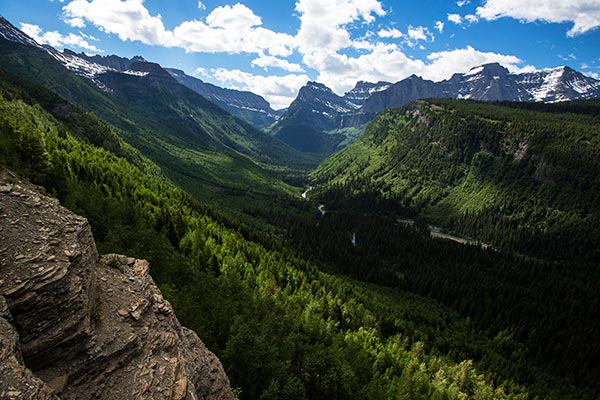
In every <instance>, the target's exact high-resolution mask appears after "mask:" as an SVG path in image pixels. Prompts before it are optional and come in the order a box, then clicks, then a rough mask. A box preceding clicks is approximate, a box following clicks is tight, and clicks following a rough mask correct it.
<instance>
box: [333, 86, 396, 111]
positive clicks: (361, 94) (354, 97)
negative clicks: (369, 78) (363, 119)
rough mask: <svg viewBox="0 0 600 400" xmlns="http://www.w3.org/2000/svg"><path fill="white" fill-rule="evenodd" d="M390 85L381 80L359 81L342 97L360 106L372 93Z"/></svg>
mask: <svg viewBox="0 0 600 400" xmlns="http://www.w3.org/2000/svg"><path fill="white" fill-rule="evenodd" d="M390 86H391V83H389V82H383V81H379V82H377V83H371V82H365V81H359V82H357V83H356V85H355V86H354V88H353V89H352V90H350V91H349V92H346V93H345V94H344V98H345V99H346V100H348V101H351V102H352V103H354V104H356V105H358V106H362V105H363V104H364V102H365V101H366V100H367V99H368V98H369V97H371V95H372V94H373V93H376V92H380V91H382V90H385V89H387V88H389V87H390Z"/></svg>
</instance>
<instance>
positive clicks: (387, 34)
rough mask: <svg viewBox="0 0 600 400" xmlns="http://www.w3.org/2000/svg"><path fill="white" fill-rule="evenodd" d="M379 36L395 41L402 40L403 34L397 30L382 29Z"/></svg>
mask: <svg viewBox="0 0 600 400" xmlns="http://www.w3.org/2000/svg"><path fill="white" fill-rule="evenodd" d="M377 35H378V36H379V37H381V38H386V39H387V38H393V39H398V38H401V37H402V36H403V35H402V32H400V31H399V30H398V29H396V28H392V29H382V30H380V31H379V32H378V33H377Z"/></svg>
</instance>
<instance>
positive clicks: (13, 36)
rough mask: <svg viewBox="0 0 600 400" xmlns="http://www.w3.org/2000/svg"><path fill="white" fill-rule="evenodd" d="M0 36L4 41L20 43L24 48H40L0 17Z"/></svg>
mask: <svg viewBox="0 0 600 400" xmlns="http://www.w3.org/2000/svg"><path fill="white" fill-rule="evenodd" d="M0 36H2V37H3V38H4V39H6V40H10V41H11V42H17V43H21V44H23V45H25V46H33V47H41V46H40V45H39V44H38V43H37V42H36V41H35V40H33V39H32V38H30V37H29V36H27V35H26V34H24V33H23V32H21V31H20V30H18V29H17V28H16V27H15V26H14V25H13V24H11V23H10V22H8V20H7V19H5V18H4V17H2V16H0Z"/></svg>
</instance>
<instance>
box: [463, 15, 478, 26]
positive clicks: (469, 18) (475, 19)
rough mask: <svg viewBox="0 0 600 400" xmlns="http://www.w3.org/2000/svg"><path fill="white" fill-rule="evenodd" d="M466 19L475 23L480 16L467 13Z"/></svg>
mask: <svg viewBox="0 0 600 400" xmlns="http://www.w3.org/2000/svg"><path fill="white" fill-rule="evenodd" d="M465 19H466V20H467V22H468V23H470V24H475V23H477V22H479V17H478V16H477V15H473V14H467V15H465Z"/></svg>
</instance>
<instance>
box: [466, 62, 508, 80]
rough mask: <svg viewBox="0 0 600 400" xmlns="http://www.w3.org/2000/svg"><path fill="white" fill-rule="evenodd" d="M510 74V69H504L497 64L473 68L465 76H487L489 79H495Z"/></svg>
mask: <svg viewBox="0 0 600 400" xmlns="http://www.w3.org/2000/svg"><path fill="white" fill-rule="evenodd" d="M508 74H510V72H509V71H508V69H507V68H506V67H503V66H502V65H500V64H499V63H497V62H495V63H489V64H483V65H480V66H478V67H473V68H471V69H470V70H469V71H468V72H467V73H466V74H464V75H466V76H472V75H483V76H487V77H493V76H506V75H508Z"/></svg>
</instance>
